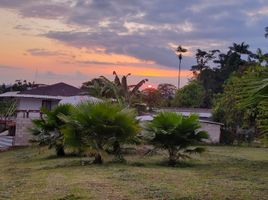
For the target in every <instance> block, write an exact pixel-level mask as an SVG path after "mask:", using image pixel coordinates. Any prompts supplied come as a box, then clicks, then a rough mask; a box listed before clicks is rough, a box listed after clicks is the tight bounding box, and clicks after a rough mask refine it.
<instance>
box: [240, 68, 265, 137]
mask: <svg viewBox="0 0 268 200" xmlns="http://www.w3.org/2000/svg"><path fill="white" fill-rule="evenodd" d="M251 74H252V76H251V77H250V78H248V79H246V80H245V81H244V82H243V85H242V86H243V88H244V90H243V92H242V95H243V99H241V101H240V102H241V103H242V107H243V108H245V109H248V108H249V107H252V106H254V105H257V109H258V111H259V112H258V115H257V116H256V117H257V126H258V128H260V130H262V133H266V134H268V122H267V117H268V103H267V102H268V68H267V66H266V67H262V66H259V67H256V69H255V70H254V71H252V72H251Z"/></svg>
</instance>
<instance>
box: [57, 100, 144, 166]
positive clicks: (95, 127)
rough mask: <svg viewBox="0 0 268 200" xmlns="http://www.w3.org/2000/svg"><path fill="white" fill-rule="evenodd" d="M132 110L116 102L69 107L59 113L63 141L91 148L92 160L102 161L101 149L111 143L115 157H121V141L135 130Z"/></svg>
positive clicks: (136, 122) (83, 149)
mask: <svg viewBox="0 0 268 200" xmlns="http://www.w3.org/2000/svg"><path fill="white" fill-rule="evenodd" d="M135 117H136V113H135V112H134V110H132V109H127V108H124V107H123V106H121V105H118V104H111V103H108V102H102V103H98V104H92V103H83V104H80V105H78V106H76V107H74V108H73V109H72V112H71V115H70V116H64V115H61V116H60V118H61V119H62V120H64V122H65V123H66V126H65V127H64V129H63V132H64V135H65V142H66V144H67V145H69V146H71V147H73V148H76V149H78V150H79V151H85V150H87V149H90V150H91V151H94V152H95V162H96V163H102V152H103V151H104V150H105V149H106V148H107V147H109V146H111V145H112V146H113V147H114V153H115V155H116V158H117V159H119V160H123V157H122V154H121V144H124V143H126V142H129V141H131V140H132V139H133V138H134V137H135V136H136V134H137V133H138V131H139V124H138V121H137V120H136V118H135Z"/></svg>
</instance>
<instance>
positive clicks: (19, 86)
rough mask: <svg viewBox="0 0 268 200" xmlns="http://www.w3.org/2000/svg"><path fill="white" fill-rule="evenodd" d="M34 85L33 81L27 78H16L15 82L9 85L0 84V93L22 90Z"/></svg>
mask: <svg viewBox="0 0 268 200" xmlns="http://www.w3.org/2000/svg"><path fill="white" fill-rule="evenodd" d="M34 87H36V84H35V83H34V82H28V81H27V80H23V81H22V80H16V81H15V83H14V84H11V85H6V84H2V85H1V86H0V94H1V93H5V92H10V91H24V90H27V89H30V88H34Z"/></svg>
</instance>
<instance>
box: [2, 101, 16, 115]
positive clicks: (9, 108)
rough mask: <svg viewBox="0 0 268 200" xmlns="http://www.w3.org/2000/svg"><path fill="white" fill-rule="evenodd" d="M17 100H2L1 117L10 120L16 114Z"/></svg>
mask: <svg viewBox="0 0 268 200" xmlns="http://www.w3.org/2000/svg"><path fill="white" fill-rule="evenodd" d="M16 105H17V103H16V100H14V99H8V98H5V99H0V117H3V118H8V117H11V116H14V115H15V113H16Z"/></svg>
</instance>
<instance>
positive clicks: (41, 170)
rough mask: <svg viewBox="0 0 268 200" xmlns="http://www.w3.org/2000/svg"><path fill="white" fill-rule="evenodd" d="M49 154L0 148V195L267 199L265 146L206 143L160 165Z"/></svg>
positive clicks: (154, 159) (158, 158)
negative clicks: (183, 160)
mask: <svg viewBox="0 0 268 200" xmlns="http://www.w3.org/2000/svg"><path fill="white" fill-rule="evenodd" d="M53 154H54V152H53V151H47V150H46V151H43V152H42V153H39V150H38V149H36V148H32V147H31V148H24V149H16V150H12V151H8V152H2V153H0V199H19V200H23V199H25V200H30V199H58V200H59V199H62V200H63V199H65V200H67V199H68V200H71V199H72V200H75V199H100V200H104V199H115V200H120V199H137V200H141V199H173V200H175V199H177V200H178V199H180V200H189V199H213V200H214V199H230V200H231V199H243V200H244V199H254V200H255V199H268V149H264V148H247V147H220V146H215V147H207V152H206V153H204V154H203V155H201V156H195V157H194V159H193V160H191V161H187V164H185V165H183V166H181V167H167V166H164V165H162V164H161V163H162V162H163V159H164V156H163V155H154V156H150V157H142V156H139V155H131V156H126V159H127V160H128V163H127V164H116V163H112V162H106V163H105V164H104V165H102V166H98V165H84V166H82V165H81V159H80V158H75V157H67V158H55V157H52V156H51V155H53ZM86 159H87V158H82V160H86ZM105 159H106V160H111V158H110V157H106V158H105Z"/></svg>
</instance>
